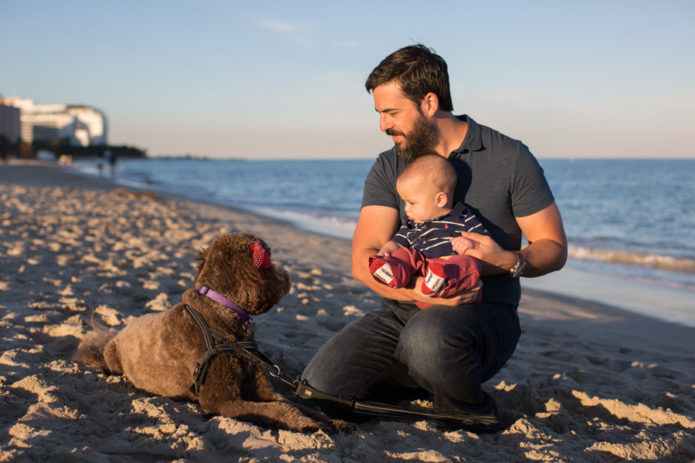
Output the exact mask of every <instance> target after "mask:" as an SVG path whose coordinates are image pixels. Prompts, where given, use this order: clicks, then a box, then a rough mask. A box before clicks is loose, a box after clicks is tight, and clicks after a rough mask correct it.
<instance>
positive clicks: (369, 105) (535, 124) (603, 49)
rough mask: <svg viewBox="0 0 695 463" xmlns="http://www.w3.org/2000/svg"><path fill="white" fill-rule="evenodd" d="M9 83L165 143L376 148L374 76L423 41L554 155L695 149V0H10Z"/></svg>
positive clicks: (5, 70)
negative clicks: (96, 112) (369, 82)
mask: <svg viewBox="0 0 695 463" xmlns="http://www.w3.org/2000/svg"><path fill="white" fill-rule="evenodd" d="M0 18H2V26H0V95H2V96H4V97H13V96H19V97H24V98H31V99H33V100H34V101H35V102H36V103H38V104H49V103H67V104H86V105H90V106H94V107H96V108H98V109H100V110H102V111H103V112H104V113H105V114H106V116H107V118H108V124H109V126H108V127H109V133H108V137H109V143H111V144H124V145H129V146H137V147H139V148H143V149H145V150H147V153H148V154H149V155H153V156H156V155H183V154H191V155H207V156H213V157H247V158H250V159H256V158H258V159H261V158H373V157H375V156H376V155H377V154H378V153H379V152H381V151H383V150H385V149H388V148H390V146H391V142H390V138H389V137H387V136H385V135H384V134H383V133H381V132H380V131H379V125H378V124H379V119H378V114H377V113H376V112H375V110H374V102H373V99H372V97H371V95H370V94H368V93H367V92H366V90H365V88H364V81H365V79H366V77H367V76H368V75H369V73H370V72H371V70H372V69H373V68H374V67H375V66H376V65H377V64H378V63H379V62H380V61H381V60H382V59H383V58H384V57H386V56H387V55H388V54H390V53H391V52H393V51H395V50H396V49H398V48H400V47H403V46H406V45H411V44H414V43H423V44H425V45H427V46H429V47H431V48H433V49H434V50H435V51H436V52H437V53H438V54H439V55H441V56H442V57H443V58H444V59H445V60H446V61H447V63H448V66H449V76H450V80H451V88H452V97H453V101H454V113H455V114H468V115H469V116H471V117H472V118H473V119H475V120H476V121H477V122H479V123H481V124H484V125H488V126H491V127H493V128H495V129H497V130H499V131H501V132H502V133H504V134H506V135H509V136H511V137H512V138H516V139H520V140H522V141H523V142H524V143H525V144H526V145H528V146H529V147H530V148H531V151H532V152H533V153H534V154H535V155H536V156H538V157H540V158H544V157H546V158H549V157H561V158H584V157H587V158H600V157H655V158H661V157H688V158H694V157H695V129H694V128H695V1H692V0H687V1H678V0H673V1H665V2H654V1H649V2H646V1H640V0H633V1H611V0H602V1H591V0H588V1H582V2H575V1H571V2H570V1H544V0H538V1H489V2H480V1H476V2H473V1H468V0H456V1H436V0H433V1H431V2H424V1H421V0H420V1H408V0H401V1H390V0H382V1H378V2H377V1H374V0H371V1H364V2H363V1H359V0H354V1H350V2H330V1H297V0H293V1H274V2H273V1H255V2H249V1H244V2H241V1H205V0H200V1H178V0H171V1H156V0H153V1H141V0H119V1H117V2H100V1H96V2H95V1H86V0H61V1H55V0H50V1H42V0H36V1H33V0H0Z"/></svg>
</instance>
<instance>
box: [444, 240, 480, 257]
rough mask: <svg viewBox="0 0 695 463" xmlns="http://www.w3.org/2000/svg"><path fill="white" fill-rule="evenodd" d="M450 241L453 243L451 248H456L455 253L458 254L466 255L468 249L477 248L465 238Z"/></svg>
mask: <svg viewBox="0 0 695 463" xmlns="http://www.w3.org/2000/svg"><path fill="white" fill-rule="evenodd" d="M449 241H451V247H452V248H454V251H456V252H457V253H458V254H465V253H466V251H467V250H468V249H473V248H475V243H474V242H473V241H472V240H469V239H468V238H464V237H463V236H457V237H455V238H449Z"/></svg>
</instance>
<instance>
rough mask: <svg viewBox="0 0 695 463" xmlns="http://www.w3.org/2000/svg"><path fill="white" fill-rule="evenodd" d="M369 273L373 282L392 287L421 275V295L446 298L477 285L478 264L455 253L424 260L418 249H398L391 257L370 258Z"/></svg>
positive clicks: (404, 283) (472, 259)
mask: <svg viewBox="0 0 695 463" xmlns="http://www.w3.org/2000/svg"><path fill="white" fill-rule="evenodd" d="M369 271H370V272H371V274H372V276H373V277H374V279H375V280H376V281H378V282H380V283H382V284H385V285H387V286H390V287H392V288H402V287H404V286H407V285H408V283H410V280H411V279H412V278H413V277H417V276H423V277H425V280H424V281H423V283H422V287H421V288H420V290H421V291H422V294H424V295H425V296H430V297H446V296H452V295H454V294H458V293H460V292H462V291H465V290H469V289H471V288H473V287H474V286H475V285H476V283H478V280H479V279H480V261H479V260H478V259H475V258H473V257H471V256H462V255H458V254H455V255H453V256H451V257H447V258H441V257H439V258H435V259H426V258H425V256H423V255H422V253H421V252H420V251H418V250H415V249H408V248H399V249H398V250H396V251H395V252H393V253H392V254H391V255H390V256H376V255H375V256H371V257H370V258H369Z"/></svg>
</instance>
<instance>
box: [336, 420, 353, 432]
mask: <svg viewBox="0 0 695 463" xmlns="http://www.w3.org/2000/svg"><path fill="white" fill-rule="evenodd" d="M331 426H332V427H333V429H332V430H333V431H335V432H347V431H355V430H357V424H355V423H350V422H349V421H345V420H331Z"/></svg>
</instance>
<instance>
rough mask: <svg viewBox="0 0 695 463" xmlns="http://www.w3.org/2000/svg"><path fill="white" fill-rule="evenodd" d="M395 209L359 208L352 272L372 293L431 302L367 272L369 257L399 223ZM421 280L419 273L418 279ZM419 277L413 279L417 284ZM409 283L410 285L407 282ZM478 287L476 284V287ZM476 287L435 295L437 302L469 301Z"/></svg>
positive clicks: (474, 293) (413, 291) (474, 295)
mask: <svg viewBox="0 0 695 463" xmlns="http://www.w3.org/2000/svg"><path fill="white" fill-rule="evenodd" d="M399 222H400V221H399V218H398V210H397V209H393V208H391V207H387V206H365V207H363V208H362V210H361V211H360V217H359V219H358V221H357V228H355V234H354V236H353V238H352V276H353V277H354V278H355V279H356V280H358V281H360V282H362V283H364V284H365V285H366V286H367V287H368V288H370V289H371V290H372V291H374V292H375V293H377V294H379V295H380V296H382V297H385V298H388V299H395V300H397V301H420V302H427V303H430V304H431V303H432V298H428V297H426V296H423V295H422V294H421V293H420V292H419V291H417V290H414V289H411V288H400V289H395V288H391V287H389V286H386V285H382V284H381V283H378V282H377V281H376V280H375V279H374V277H373V276H372V274H371V273H370V272H369V257H370V256H373V255H374V254H376V253H377V252H379V249H381V247H382V246H383V245H384V243H386V242H387V241H389V240H390V239H391V237H392V236H393V234H394V233H395V232H396V231H397V230H398V226H399ZM418 280H421V277H420V278H419V279H418ZM419 283H421V281H418V282H416V283H415V285H414V286H415V287H416V288H418V287H419V286H420V285H419ZM411 286H412V285H411ZM478 289H479V288H478ZM476 296H477V291H473V292H471V293H464V294H461V295H459V296H455V297H451V298H438V299H437V303H438V304H447V305H458V304H462V303H465V302H470V301H472V300H474V299H475V297H476Z"/></svg>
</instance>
